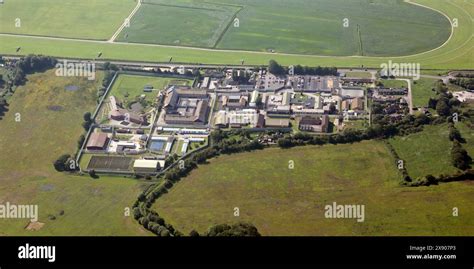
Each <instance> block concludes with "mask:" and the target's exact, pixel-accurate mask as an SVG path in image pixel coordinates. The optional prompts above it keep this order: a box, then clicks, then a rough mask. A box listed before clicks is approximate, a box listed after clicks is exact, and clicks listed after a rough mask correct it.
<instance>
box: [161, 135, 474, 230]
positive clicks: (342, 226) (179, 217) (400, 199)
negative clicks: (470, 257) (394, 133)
mask: <svg viewBox="0 0 474 269" xmlns="http://www.w3.org/2000/svg"><path fill="white" fill-rule="evenodd" d="M290 160H292V161H294V165H295V166H294V169H293V170H291V169H289V168H288V163H289V161H290ZM394 164H395V160H394V159H393V158H392V157H391V156H390V154H389V153H388V150H387V148H386V145H385V144H384V143H383V142H376V141H365V142H362V143H356V144H351V145H326V146H322V147H318V146H308V147H297V148H292V149H288V150H282V149H278V148H271V149H266V150H263V151H257V152H250V153H242V154H235V155H225V156H220V157H218V158H216V159H212V160H211V161H210V163H209V164H207V165H202V166H200V167H199V168H198V169H197V170H194V171H193V172H192V173H191V174H190V175H189V176H188V177H186V178H184V179H182V180H181V181H180V182H179V183H177V184H176V185H175V186H174V187H173V188H172V189H171V191H170V192H169V193H168V194H165V195H164V196H162V197H160V198H159V199H158V200H157V201H156V202H155V205H154V206H153V208H154V209H155V210H156V211H157V212H158V213H159V214H160V215H161V216H162V217H164V218H165V219H166V221H167V222H169V223H171V224H172V225H173V226H174V227H175V228H177V229H179V230H180V231H182V232H184V233H186V234H187V233H189V232H190V231H191V230H192V229H196V230H197V231H198V232H200V233H202V232H204V231H206V230H207V229H208V227H210V226H212V225H214V224H217V223H234V222H238V221H248V222H251V223H253V224H254V225H256V227H257V228H258V229H259V231H260V232H261V233H262V234H263V235H274V236H276V235H296V236H302V235H322V236H326V235H349V236H351V235H357V236H360V235H472V234H474V227H473V226H472V225H471V223H472V219H473V218H474V209H473V207H472V206H470V204H472V202H473V201H474V196H473V194H474V189H473V188H468V186H469V185H471V187H472V183H471V182H455V183H449V184H441V185H439V186H431V187H420V188H409V187H402V186H400V185H399V184H398V183H399V179H400V175H399V174H398V172H397V170H396V168H395V165H394ZM189 197H192V199H190V198H189ZM333 202H336V203H337V204H350V205H352V204H362V205H365V221H364V222H361V223H358V222H357V221H356V220H355V219H327V218H325V217H324V213H325V211H324V207H325V206H326V205H329V204H332V203H333ZM458 206H459V210H460V211H461V212H463V217H457V218H456V217H450V216H451V214H452V208H453V207H458ZM235 207H238V208H239V211H240V216H239V217H235V216H234V208H235Z"/></svg>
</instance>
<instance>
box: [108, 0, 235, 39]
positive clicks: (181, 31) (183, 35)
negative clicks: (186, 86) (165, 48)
mask: <svg viewBox="0 0 474 269" xmlns="http://www.w3.org/2000/svg"><path fill="white" fill-rule="evenodd" d="M181 4H183V3H180V1H173V2H172V3H169V1H166V2H163V3H153V4H147V2H145V3H144V4H143V6H142V7H141V8H140V10H139V11H138V12H137V14H135V16H134V17H133V19H132V21H131V23H130V27H128V28H125V29H124V30H123V31H122V32H121V33H120V36H119V38H118V40H117V41H123V42H136V43H154V44H165V45H180V46H194V47H208V48H212V47H214V46H215V45H216V43H217V42H218V40H219V37H220V35H221V33H222V32H224V31H225V29H226V27H227V25H228V24H229V23H230V22H231V20H232V17H233V15H234V13H235V12H236V10H237V8H236V7H229V6H222V5H210V4H207V3H201V4H199V5H181Z"/></svg>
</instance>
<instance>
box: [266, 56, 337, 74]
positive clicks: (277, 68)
mask: <svg viewBox="0 0 474 269" xmlns="http://www.w3.org/2000/svg"><path fill="white" fill-rule="evenodd" d="M268 72H270V73H272V74H273V75H276V76H283V75H288V74H290V75H311V76H337V75H338V73H337V68H336V67H321V66H316V67H310V66H301V65H295V66H291V67H284V66H282V65H280V64H279V63H278V62H277V61H275V60H270V61H269V63H268Z"/></svg>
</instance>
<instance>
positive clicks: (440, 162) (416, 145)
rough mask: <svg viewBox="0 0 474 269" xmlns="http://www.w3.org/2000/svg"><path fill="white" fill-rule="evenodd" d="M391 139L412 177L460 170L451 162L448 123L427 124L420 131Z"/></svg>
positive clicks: (449, 173)
mask: <svg viewBox="0 0 474 269" xmlns="http://www.w3.org/2000/svg"><path fill="white" fill-rule="evenodd" d="M389 141H390V143H391V144H392V146H393V147H394V148H395V151H396V152H397V153H398V155H399V156H400V158H401V159H403V160H404V162H405V167H406V168H407V170H408V174H409V175H410V177H412V178H417V177H423V176H426V175H433V176H439V175H441V174H445V175H451V174H454V173H456V172H458V171H459V170H458V169H457V168H456V167H454V166H453V165H452V164H451V155H450V152H451V147H452V142H451V141H450V140H449V130H448V127H447V125H446V124H442V125H433V126H426V127H425V129H424V130H423V131H422V132H420V133H415V134H412V135H409V136H406V137H396V138H393V139H390V140H389Z"/></svg>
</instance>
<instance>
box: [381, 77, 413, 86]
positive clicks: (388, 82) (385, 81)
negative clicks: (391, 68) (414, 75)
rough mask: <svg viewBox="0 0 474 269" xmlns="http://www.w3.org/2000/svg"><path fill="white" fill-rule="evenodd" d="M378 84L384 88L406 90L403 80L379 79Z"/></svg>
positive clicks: (405, 83)
mask: <svg viewBox="0 0 474 269" xmlns="http://www.w3.org/2000/svg"><path fill="white" fill-rule="evenodd" d="M380 82H382V84H383V86H384V87H386V88H408V85H407V82H406V81H403V80H394V79H381V80H380Z"/></svg>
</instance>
